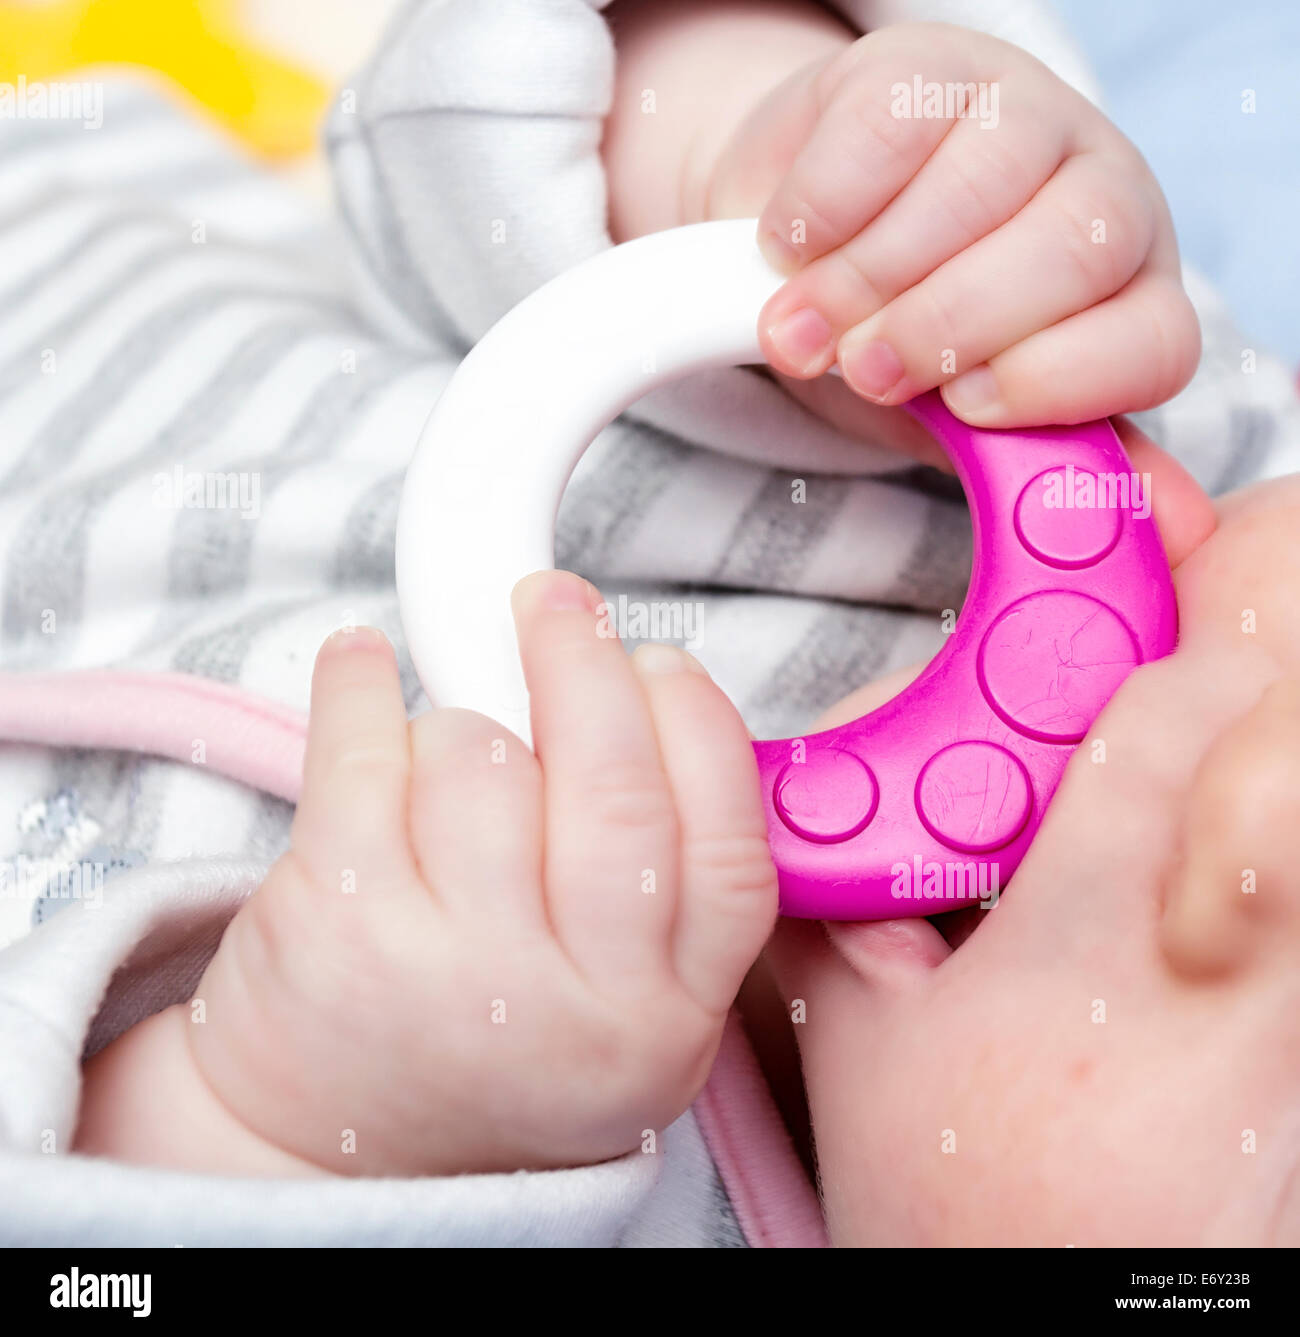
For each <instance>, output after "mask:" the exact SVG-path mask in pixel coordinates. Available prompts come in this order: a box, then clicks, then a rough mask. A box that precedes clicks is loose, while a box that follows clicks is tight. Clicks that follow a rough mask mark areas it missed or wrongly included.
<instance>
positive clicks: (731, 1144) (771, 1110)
mask: <svg viewBox="0 0 1300 1337" xmlns="http://www.w3.org/2000/svg"><path fill="white" fill-rule="evenodd" d="M693 1109H694V1112H695V1121H696V1123H698V1124H699V1126H700V1132H701V1133H703V1135H704V1140H705V1142H706V1143H707V1144H708V1148H709V1152H710V1154H711V1155H712V1157H713V1160H714V1163H715V1164H716V1165H717V1167H718V1173H719V1174H720V1175H721V1176H722V1182H723V1184H724V1186H725V1187H726V1190H727V1196H728V1197H729V1198H730V1199H731V1205H732V1207H733V1208H734V1209H735V1213H736V1219H737V1220H738V1221H739V1222H740V1228H741V1230H742V1231H743V1232H744V1234H745V1239H746V1240H747V1241H748V1242H749V1243H750V1245H752V1246H753V1247H754V1248H756V1249H824V1248H827V1247H828V1244H829V1241H828V1240H827V1238H826V1223H825V1220H824V1219H823V1217H822V1210H821V1203H820V1202H818V1200H817V1193H816V1191H815V1190H814V1188H813V1186H812V1185H811V1184H810V1183H809V1182H808V1177H807V1175H805V1174H804V1169H803V1165H802V1164H801V1163H800V1161H799V1158H798V1156H797V1155H796V1154H795V1150H794V1145H793V1144H792V1143H791V1141H790V1134H789V1133H788V1132H787V1131H786V1127H785V1124H784V1122H783V1121H782V1119H781V1115H780V1113H779V1111H778V1110H777V1108H776V1103H775V1101H773V1099H772V1092H771V1091H770V1090H769V1088H768V1085H767V1080H766V1078H764V1076H763V1072H762V1069H761V1068H760V1067H759V1066H758V1059H757V1058H755V1057H754V1051H753V1050H752V1049H751V1048H750V1044H749V1040H748V1038H747V1037H746V1035H745V1028H744V1026H743V1024H742V1023H741V1020H740V1017H739V1016H738V1015H737V1014H736V1013H735V1012H734V1011H733V1012H732V1014H731V1015H730V1016H729V1017H728V1018H727V1025H726V1029H725V1030H724V1031H723V1033H722V1044H721V1045H720V1046H719V1048H718V1056H717V1058H716V1059H714V1061H713V1071H712V1072H711V1073H710V1074H709V1080H708V1082H707V1083H706V1085H705V1087H704V1090H703V1091H701V1092H700V1094H699V1096H698V1098H697V1099H696V1101H695V1104H694V1106H693Z"/></svg>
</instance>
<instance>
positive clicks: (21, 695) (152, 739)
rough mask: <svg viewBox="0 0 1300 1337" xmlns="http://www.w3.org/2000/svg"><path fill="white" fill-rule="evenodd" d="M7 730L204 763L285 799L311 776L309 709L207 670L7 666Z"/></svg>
mask: <svg viewBox="0 0 1300 1337" xmlns="http://www.w3.org/2000/svg"><path fill="white" fill-rule="evenodd" d="M0 738H4V739H6V740H8V741H10V742H15V743H44V744H46V745H48V746H53V747H102V748H110V749H113V750H120V751H127V752H149V753H153V754H154V755H156V756H160V757H171V758H173V759H174V760H176V761H184V762H193V760H194V747H195V743H196V742H202V744H203V748H204V762H203V764H204V765H206V766H210V767H211V768H212V769H213V770H214V771H216V772H218V773H219V774H221V775H226V776H229V777H230V778H231V779H232V780H239V781H241V782H243V783H244V784H247V785H251V786H253V787H254V788H256V789H261V790H264V791H265V792H266V793H268V794H274V795H275V796H276V797H277V798H284V799H290V800H293V799H296V798H297V796H298V788H299V786H300V785H301V783H302V758H303V751H304V748H305V746H306V739H307V717H306V716H305V715H303V714H302V713H301V712H300V711H296V710H290V709H289V708H288V707H287V706H282V705H278V704H276V703H275V702H273V701H267V700H263V699H261V698H259V697H255V696H253V695H251V694H250V693H246V692H241V691H239V690H238V689H236V688H233V687H227V686H225V685H224V684H223V683H219V682H212V681H211V680H209V679H207V678H196V677H193V676H190V675H188V674H184V673H129V672H119V671H115V670H112V669H88V670H85V671H76V672H70V673H5V674H0Z"/></svg>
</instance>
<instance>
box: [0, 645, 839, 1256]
mask: <svg viewBox="0 0 1300 1337" xmlns="http://www.w3.org/2000/svg"><path fill="white" fill-rule="evenodd" d="M306 738H307V717H306V716H305V715H304V714H302V712H301V711H297V710H291V709H290V708H289V707H288V706H282V705H279V704H277V703H276V702H273V701H268V700H266V699H264V698H260V697H256V696H254V695H252V694H251V693H248V692H244V691H242V690H240V689H238V688H234V687H229V686H226V685H225V684H223V683H218V682H213V681H211V680H210V679H206V678H197V677H193V676H190V675H187V674H183V673H138V672H126V671H121V670H113V669H86V670H78V671H74V672H67V673H8V674H0V739H3V740H5V741H8V742H13V743H35V744H42V745H45V746H53V747H82V748H107V749H111V750H114V751H126V752H143V753H149V754H152V755H155V756H160V757H170V758H172V759H173V760H175V761H183V762H189V763H195V762H196V754H197V755H198V756H199V757H201V760H200V761H198V764H202V765H205V766H208V767H210V768H211V769H212V770H214V771H216V772H217V773H218V774H221V775H225V776H227V777H229V778H230V779H232V780H237V781H239V782H241V783H243V784H246V785H249V786H251V787H252V788H255V789H260V790H263V791H264V792H265V793H268V794H274V795H275V796H276V797H277V798H283V799H288V800H290V801H293V800H294V799H296V798H297V795H298V788H299V785H300V784H301V781H302V760H303V752H304V749H305V746H306ZM200 749H201V750H200ZM694 1111H695V1117H696V1122H697V1123H698V1124H699V1127H700V1131H701V1133H702V1134H703V1136H704V1139H705V1142H706V1143H707V1144H708V1147H709V1152H710V1154H711V1155H712V1156H713V1159H714V1162H715V1163H716V1164H717V1166H718V1172H719V1173H720V1174H721V1176H722V1181H723V1183H724V1185H725V1186H726V1189H727V1194H728V1197H729V1198H730V1200H731V1203H732V1206H733V1207H734V1209H735V1212H736V1216H737V1219H738V1220H739V1222H740V1227H741V1230H742V1231H743V1232H744V1234H745V1238H746V1240H747V1241H748V1242H749V1243H750V1244H751V1245H752V1246H754V1247H755V1248H798V1247H821V1246H824V1245H825V1243H826V1231H825V1227H824V1225H823V1222H822V1216H821V1211H820V1208H819V1206H818V1202H817V1195H816V1193H815V1192H814V1191H813V1188H812V1186H811V1185H810V1184H809V1183H808V1180H807V1178H806V1177H805V1175H804V1173H803V1168H802V1166H801V1165H800V1164H799V1160H798V1158H797V1157H796V1156H795V1153H794V1148H793V1146H792V1145H791V1142H790V1138H789V1136H788V1134H787V1133H786V1130H785V1126H784V1124H783V1123H782V1122H781V1117H780V1115H779V1114H778V1112H777V1109H776V1106H775V1104H774V1102H773V1100H772V1096H771V1093H770V1091H769V1090H768V1087H767V1083H766V1081H765V1080H764V1078H763V1075H762V1072H761V1070H760V1069H759V1066H758V1062H757V1060H756V1059H755V1057H754V1055H753V1052H752V1051H751V1049H750V1046H749V1041H748V1040H747V1039H746V1038H745V1033H744V1029H743V1027H742V1025H741V1023H740V1019H739V1017H738V1016H737V1015H736V1014H735V1013H733V1014H732V1015H731V1016H730V1017H729V1018H728V1020H727V1025H726V1029H725V1030H724V1032H723V1036H722V1044H721V1045H720V1047H719V1049H718V1056H717V1058H716V1060H715V1061H714V1064H713V1071H712V1073H711V1074H710V1076H709V1080H708V1083H707V1085H706V1086H705V1088H704V1090H703V1091H702V1092H701V1093H700V1096H699V1099H698V1100H697V1101H696V1102H695V1106H694Z"/></svg>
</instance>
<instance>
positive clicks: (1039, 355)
mask: <svg viewBox="0 0 1300 1337" xmlns="http://www.w3.org/2000/svg"><path fill="white" fill-rule="evenodd" d="M918 85H919V86H920V91H921V98H920V108H919V110H918V107H917V106H916V105H915V104H916V101H917V98H916V93H917V88H918ZM957 86H962V87H963V88H964V89H965V103H964V105H963V104H962V103H960V102H955V103H953V104H952V106H951V107H948V106H944V105H943V103H944V100H945V98H946V94H947V90H948V89H950V88H955V87H957ZM936 89H938V90H939V92H938V94H937V96H938V98H939V104H937V105H936V104H933V103H932V104H931V105H929V106H927V99H928V98H929V99H933V98H934V97H935V96H936V93H935V90H936ZM952 111H956V112H957V113H958V114H956V115H952V114H944V113H945V112H952ZM701 197H702V198H703V199H705V200H706V201H707V211H708V213H709V214H710V215H711V216H713V217H725V216H743V215H745V214H748V213H752V212H755V211H756V210H757V209H758V208H759V207H760V206H762V214H761V218H760V225H759V238H760V245H761V246H762V247H763V248H764V250H765V252H766V253H767V254H768V256H769V258H770V259H772V260H773V261H774V262H775V263H777V264H778V265H779V266H780V267H782V268H783V269H785V270H786V271H787V272H789V273H791V274H792V277H791V279H790V281H789V282H788V283H787V284H786V285H785V286H784V287H783V288H782V289H781V291H780V292H778V293H777V294H776V295H775V296H774V297H773V298H772V299H771V300H770V301H769V302H768V304H767V307H766V308H765V310H764V312H763V314H762V317H761V319H760V322H759V323H760V330H761V336H762V341H763V350H764V353H765V355H766V357H767V358H768V360H769V361H770V362H771V364H772V366H773V367H774V368H775V369H776V370H777V371H778V372H781V373H784V374H785V375H786V376H788V377H791V378H795V381H794V383H793V384H790V383H788V384H789V388H791V389H792V390H793V392H794V393H795V394H796V395H797V396H798V397H799V398H801V399H803V400H805V402H808V403H809V404H810V406H812V407H814V408H818V409H822V410H823V411H824V409H825V397H826V395H827V394H828V393H832V392H833V391H834V389H835V387H833V386H830V385H828V383H825V382H821V383H816V384H814V385H801V384H799V382H808V381H812V380H813V378H816V377H819V376H821V375H822V373H823V372H825V371H826V370H827V369H828V368H830V367H831V366H832V365H834V364H835V363H838V364H839V367H840V370H841V371H842V372H843V375H844V378H845V380H846V381H847V382H848V384H849V386H850V387H851V388H852V389H853V390H855V391H856V392H857V394H858V395H860V396H862V397H864V398H865V399H867V400H869V401H871V402H872V403H875V404H880V405H889V406H892V405H898V404H901V403H903V402H904V401H905V400H907V399H910V398H911V397H912V396H913V395H916V394H919V393H921V392H922V391H924V390H929V389H932V388H933V387H935V386H942V387H943V396H944V399H945V400H946V401H947V403H948V406H949V407H950V408H951V409H952V411H953V412H954V413H956V414H958V415H959V416H960V417H962V418H964V419H965V420H966V421H967V422H970V423H973V424H975V425H978V426H990V427H999V426H1023V425H1028V424H1035V423H1045V422H1050V423H1073V422H1082V421H1086V420H1089V419H1092V418H1097V417H1102V416H1105V415H1108V414H1112V413H1124V412H1129V411H1133V410H1137V409H1143V408H1149V407H1151V406H1152V405H1154V404H1158V403H1160V402H1162V401H1163V400H1165V399H1167V398H1169V397H1170V396H1171V395H1173V394H1175V393H1176V392H1177V391H1178V390H1180V389H1181V388H1182V387H1183V386H1184V385H1185V384H1186V383H1187V381H1188V380H1189V379H1190V378H1191V375H1192V372H1193V371H1194V370H1195V368H1196V364H1197V361H1198V359H1199V356H1200V331H1199V326H1198V324H1197V319H1196V315H1195V313H1194V311H1193V309H1192V306H1191V303H1190V302H1189V300H1188V298H1187V295H1186V293H1185V292H1184V291H1183V287H1182V281H1181V276H1180V269H1179V261H1178V248H1177V243H1176V241H1175V237H1174V229H1173V224H1172V222H1171V220H1170V216H1169V210H1168V207H1167V206H1166V204H1165V200H1164V197H1163V195H1162V194H1161V192H1160V188H1159V186H1158V185H1157V184H1156V181H1155V178H1154V177H1153V176H1152V174H1151V171H1150V169H1149V168H1148V167H1147V165H1146V163H1145V162H1144V161H1143V159H1142V156H1141V154H1139V153H1138V151H1137V149H1136V148H1134V146H1133V145H1132V144H1131V143H1130V142H1129V141H1128V140H1127V139H1126V138H1125V137H1124V136H1123V135H1122V134H1121V133H1120V132H1119V130H1118V129H1117V128H1116V127H1115V126H1114V125H1112V124H1111V123H1110V121H1108V120H1107V119H1106V117H1105V116H1103V115H1102V113H1101V112H1100V111H1098V110H1097V109H1096V107H1094V106H1093V105H1092V104H1091V103H1090V102H1088V101H1087V100H1086V99H1085V98H1084V97H1082V96H1081V95H1080V94H1078V93H1076V92H1075V91H1074V90H1073V89H1072V88H1070V87H1069V86H1068V85H1067V84H1065V83H1064V82H1062V81H1061V80H1060V79H1058V78H1057V77H1056V76H1055V75H1054V74H1053V73H1052V72H1051V71H1050V70H1049V69H1047V67H1046V66H1044V65H1042V64H1041V63H1040V62H1039V61H1037V60H1035V59H1034V58H1033V57H1032V56H1030V55H1028V54H1027V53H1026V52H1024V51H1022V50H1020V49H1019V48H1018V47H1015V46H1011V45H1009V44H1008V43H1006V42H1002V41H999V40H997V39H996V38H993V37H989V36H986V35H985V34H982V33H976V32H970V31H967V30H965V29H962V28H956V27H950V26H948V25H945V24H905V25H899V26H897V27H889V28H885V29H882V30H880V31H879V32H876V33H872V34H870V35H868V36H866V37H863V38H862V39H860V40H859V41H857V42H855V43H854V44H853V45H852V46H850V47H848V48H847V49H845V50H844V51H842V52H841V53H840V54H839V55H837V56H834V57H833V58H830V59H827V60H823V61H818V62H817V63H815V64H814V65H812V66H810V67H808V68H805V69H804V70H802V71H800V72H799V73H798V74H796V75H794V76H793V77H792V78H790V79H788V80H787V81H786V82H785V83H783V84H782V85H780V86H779V87H778V88H777V89H776V90H775V91H774V92H772V93H771V94H770V95H769V96H768V97H767V98H766V99H764V100H763V101H762V102H761V103H760V104H759V105H758V106H757V107H756V108H755V109H754V110H753V111H752V112H751V113H750V114H749V116H748V117H747V118H746V119H745V120H744V122H743V123H742V124H741V126H740V128H739V130H738V131H737V132H736V133H735V134H734V135H733V136H732V138H731V140H730V142H729V144H728V146H727V147H726V148H725V149H724V150H723V152H722V154H721V156H720V157H719V159H718V160H717V162H716V164H715V165H714V167H713V168H712V172H711V175H710V178H709V181H708V183H707V185H706V186H705V188H704V189H703V191H702V192H701ZM764 201H766V203H765V204H764ZM831 416H833V415H831ZM886 435H888V433H886Z"/></svg>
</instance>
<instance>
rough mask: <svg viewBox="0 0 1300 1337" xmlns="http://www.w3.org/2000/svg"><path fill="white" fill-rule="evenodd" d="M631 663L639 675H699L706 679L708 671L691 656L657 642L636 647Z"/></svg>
mask: <svg viewBox="0 0 1300 1337" xmlns="http://www.w3.org/2000/svg"><path fill="white" fill-rule="evenodd" d="M632 663H633V664H634V665H635V666H636V668H637V669H638V671H640V672H641V673H656V674H658V673H699V674H703V675H704V676H705V677H708V670H707V669H705V667H704V665H703V664H701V663H700V661H699V660H698V659H696V658H695V656H694V655H693V654H690V653H689V652H688V651H686V650H682V649H679V648H678V647H677V646H675V645H663V644H661V643H660V642H658V641H647V642H646V643H645V644H644V645H638V646H637V648H636V650H635V652H634V653H633V655H632Z"/></svg>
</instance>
